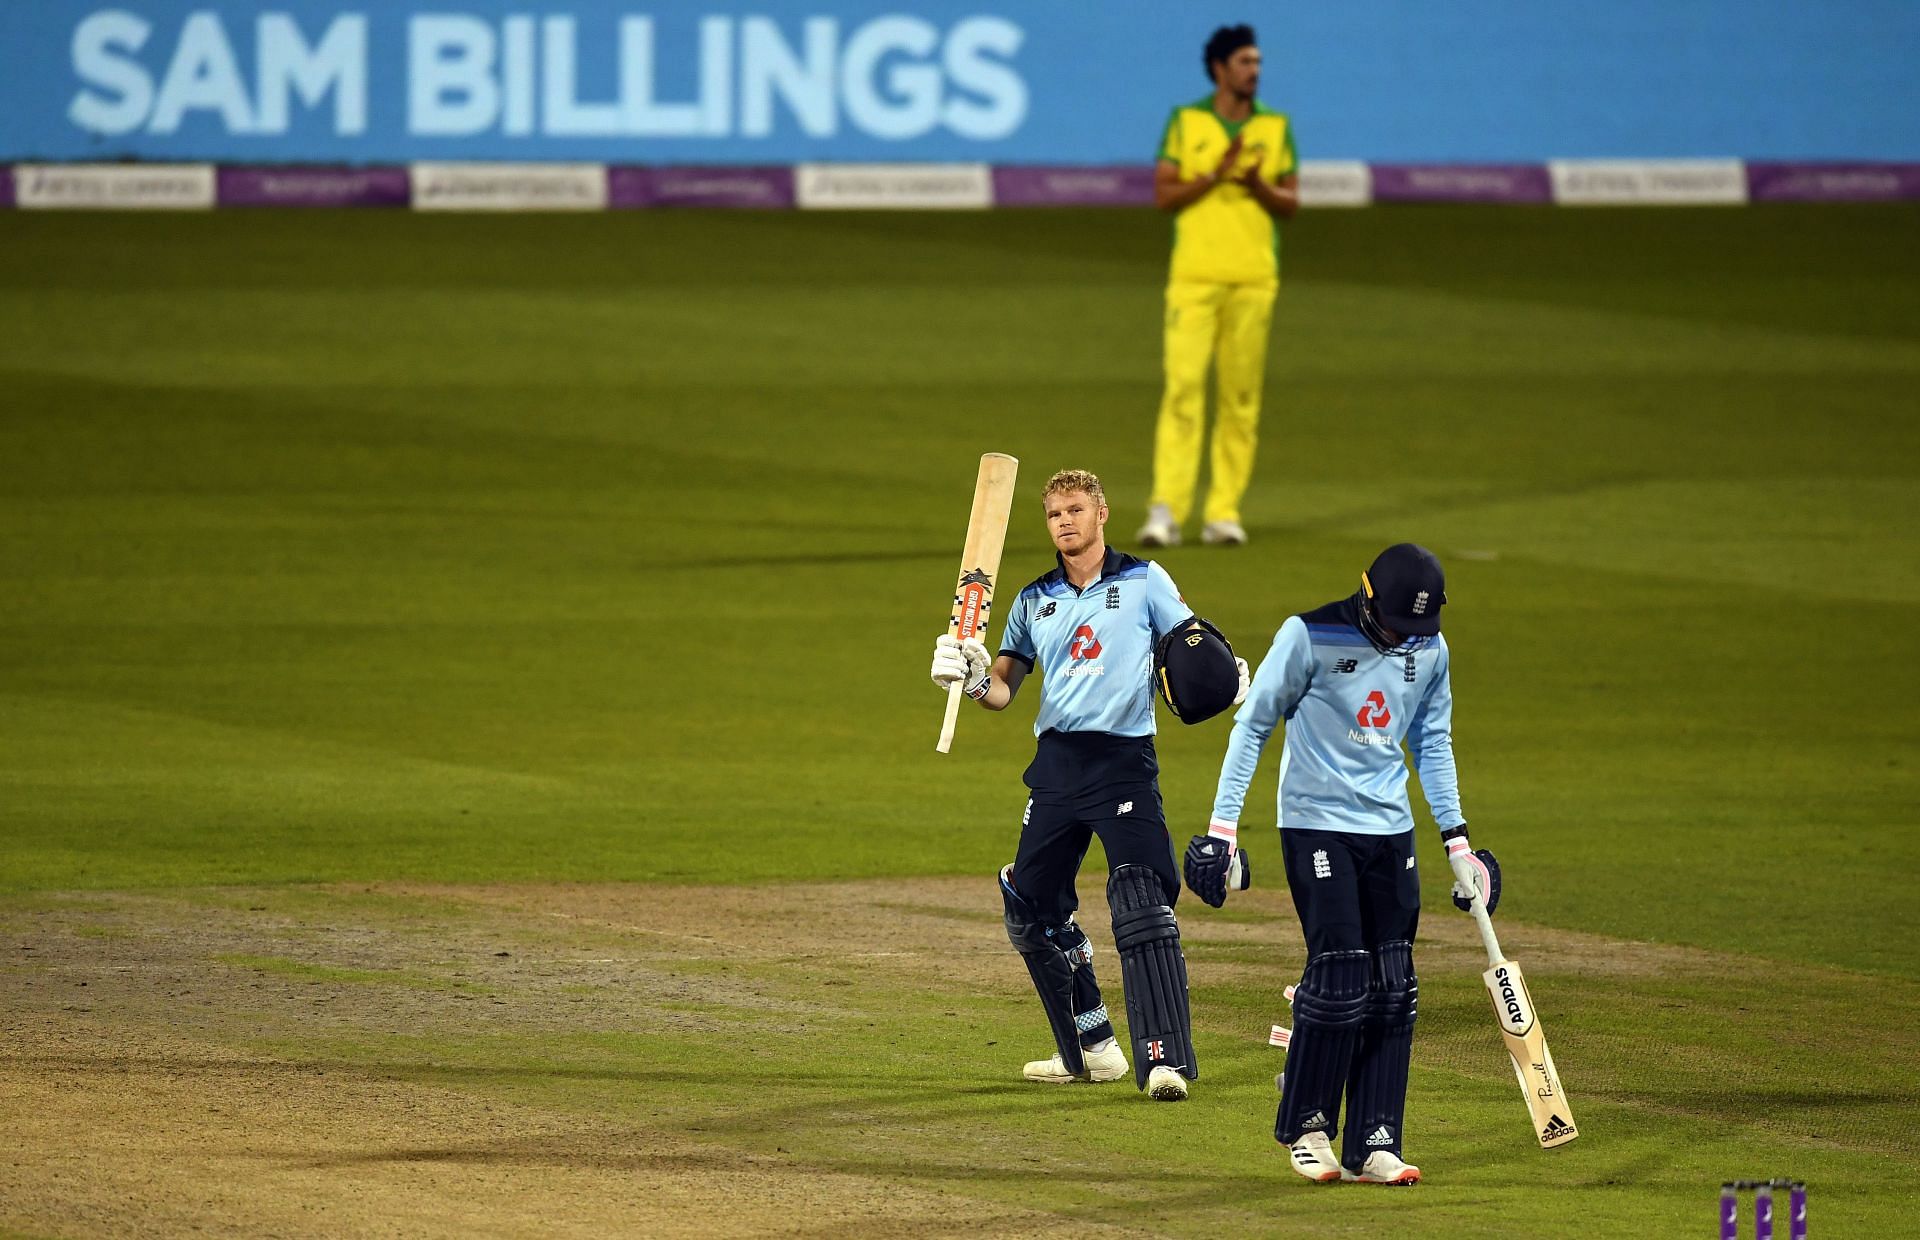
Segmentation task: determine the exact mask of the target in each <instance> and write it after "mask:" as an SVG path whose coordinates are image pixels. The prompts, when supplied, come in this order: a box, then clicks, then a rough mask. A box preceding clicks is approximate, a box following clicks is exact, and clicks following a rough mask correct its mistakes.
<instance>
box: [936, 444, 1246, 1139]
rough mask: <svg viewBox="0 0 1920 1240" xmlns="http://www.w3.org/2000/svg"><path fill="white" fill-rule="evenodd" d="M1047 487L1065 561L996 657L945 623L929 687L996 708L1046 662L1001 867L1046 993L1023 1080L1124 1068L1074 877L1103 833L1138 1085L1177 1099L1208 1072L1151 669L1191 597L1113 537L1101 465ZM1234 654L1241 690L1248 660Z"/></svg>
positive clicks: (1158, 1096)
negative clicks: (1163, 791) (1179, 915)
mask: <svg viewBox="0 0 1920 1240" xmlns="http://www.w3.org/2000/svg"><path fill="white" fill-rule="evenodd" d="M1042 499H1043V502H1044V505H1045V510H1046V519H1047V532H1048V534H1049V535H1050V536H1051V537H1052V539H1053V545H1054V550H1055V552H1056V556H1055V560H1056V564H1055V567H1054V568H1053V570H1052V571H1050V572H1048V573H1046V574H1045V575H1044V576H1041V577H1040V578H1038V579H1037V580H1035V581H1034V582H1033V583H1032V584H1030V585H1028V586H1027V587H1026V588H1025V589H1023V590H1021V591H1020V594H1019V596H1018V597H1017V598H1016V599H1015V600H1014V602H1013V605H1012V606H1011V607H1010V608H1008V609H1007V622H1006V635H1005V636H1004V637H1003V638H1002V640H1001V642H1000V650H999V657H998V658H996V659H994V660H993V661H992V666H991V667H989V666H988V655H987V648H986V646H985V645H984V644H983V643H982V642H981V641H980V640H979V639H977V638H968V639H967V640H965V641H956V640H955V639H954V638H953V637H952V636H951V635H948V634H942V635H941V636H940V638H939V640H938V642H937V644H936V645H935V647H934V653H933V683H934V684H935V685H937V686H939V687H940V688H941V689H942V690H945V689H947V688H948V687H949V686H951V685H952V684H954V683H955V682H958V683H960V684H961V685H963V686H964V687H965V689H966V693H967V695H968V696H969V697H971V698H973V699H974V700H975V701H977V702H979V703H980V704H981V705H982V706H984V707H986V708H987V709H988V710H995V711H999V710H1005V709H1006V708H1007V706H1008V705H1009V704H1010V703H1011V702H1012V701H1013V699H1014V696H1015V695H1016V694H1018V693H1019V691H1020V685H1021V683H1022V681H1024V680H1025V679H1026V676H1027V674H1028V673H1029V672H1031V671H1032V670H1033V669H1034V667H1035V666H1036V665H1038V666H1039V667H1041V668H1042V669H1043V674H1044V676H1045V680H1044V681H1043V687H1042V694H1041V702H1040V712H1039V718H1038V719H1037V720H1036V721H1035V722H1034V725H1033V730H1034V735H1035V736H1037V737H1038V738H1039V740H1038V742H1037V744H1036V746H1035V752H1034V757H1033V762H1032V763H1031V764H1030V765H1029V766H1028V767H1027V770H1026V775H1025V782H1026V785H1027V788H1028V797H1027V803H1026V811H1025V813H1024V814H1023V816H1022V818H1021V824H1020V845H1019V849H1018V851H1017V852H1016V854H1015V856H1014V860H1013V864H1011V865H1009V866H1006V867H1004V868H1002V869H1001V871H1000V896H1001V899H1002V902H1003V903H1004V905H1005V908H1006V925H1007V937H1008V938H1009V939H1010V940H1012V942H1013V946H1014V949H1015V950H1016V951H1018V952H1019V953H1020V954H1021V956H1022V957H1023V958H1024V959H1025V961H1026V964H1027V970H1028V973H1029V974H1030V975H1031V976H1032V979H1033V983H1034V986H1035V988H1036V989H1037V990H1038V991H1039V992H1040V1003H1041V1006H1042V1008H1044V1009H1045V1011H1046V1015H1047V1021H1048V1024H1049V1025H1050V1026H1051V1027H1052V1030H1053V1036H1054V1044H1055V1047H1056V1051H1055V1054H1054V1055H1053V1056H1052V1058H1050V1059H1042V1060H1037V1061H1035V1062H1033V1063H1029V1064H1028V1065H1027V1066H1026V1069H1025V1076H1026V1079H1028V1080H1030V1081H1042V1082H1048V1083H1053V1084H1068V1083H1071V1082H1095V1081H1112V1080H1117V1079H1119V1078H1120V1077H1123V1076H1125V1075H1126V1073H1127V1056H1126V1054H1125V1052H1124V1051H1122V1050H1121V1048H1120V1045H1119V1043H1118V1042H1117V1041H1116V1040H1115V1038H1114V1032H1113V1024H1112V1022H1111V1020H1110V1019H1109V1018H1108V1015H1107V1008H1106V1004H1105V1003H1104V1002H1103V1001H1102V999H1101V997H1100V986H1099V983H1098V982H1097V981H1096V980H1095V979H1094V971H1093V945H1092V944H1091V943H1090V942H1089V941H1088V940H1087V936H1086V934H1085V932H1083V931H1082V930H1081V929H1080V927H1079V926H1077V925H1075V924H1074V911H1075V910H1076V909H1077V908H1079V904H1080V901H1079V897H1078V895H1077V894H1076V892H1075V890H1074V880H1075V878H1076V876H1077V875H1078V873H1079V870H1080V863H1081V862H1082V861H1083V860H1085V858H1086V855H1087V847H1088V845H1089V844H1090V843H1091V842H1092V839H1093V836H1095V835H1098V836H1099V837H1100V842H1101V845H1102V846H1103V847H1104V849H1105V850H1106V854H1107V868H1108V876H1107V904H1108V906H1109V908H1110V909H1111V911H1112V913H1113V938H1114V944H1115V946H1116V947H1117V948H1118V949H1119V953H1120V970H1121V979H1122V982H1123V985H1124V990H1125V994H1126V1005H1127V1028H1128V1032H1129V1034H1130V1035H1131V1037H1132V1041H1133V1052H1134V1064H1135V1073H1134V1083H1135V1085H1136V1086H1137V1087H1138V1088H1141V1089H1144V1090H1146V1091H1147V1093H1148V1095H1149V1096H1150V1097H1152V1098H1154V1099H1155V1100H1157V1101H1161V1102H1177V1101H1180V1100H1182V1099H1184V1098H1185V1097H1186V1096H1187V1082H1188V1081H1189V1080H1192V1079H1194V1078H1196V1077H1198V1076H1199V1074H1200V1073H1199V1065H1198V1064H1197V1062H1196V1061H1195V1059H1194V1053H1193V1030H1192V1023H1191V1020H1190V1017H1189V1015H1188V1011H1187V966H1186V958H1185V957H1184V956H1183V955H1182V953H1181V950H1180V927H1179V924H1178V923H1177V922H1176V921H1175V920H1174V916H1173V905H1174V902H1175V901H1176V900H1177V899H1178V898H1179V895H1180V871H1179V867H1178V865H1177V864H1176V862H1175V860H1174V852H1173V843H1172V840H1171V839H1170V838H1169V837H1168V835H1167V824H1166V817H1165V815H1164V813H1163V812H1162V810H1161V806H1160V787H1159V765H1158V762H1157V760H1156V759H1155V757H1154V751H1153V735H1154V716H1153V687H1152V682H1151V680H1150V677H1149V669H1150V667H1151V665H1152V661H1153V651H1154V646H1155V642H1156V641H1157V640H1158V639H1159V638H1160V637H1161V636H1162V635H1164V634H1166V633H1168V632H1169V631H1171V630H1172V629H1174V628H1175V627H1176V626H1178V625H1181V624H1182V623H1184V622H1185V621H1187V620H1189V619H1191V618H1192V611H1191V609H1190V608H1188V607H1187V605H1186V603H1185V602H1184V601H1183V600H1182V599H1181V597H1180V591H1179V590H1178V589H1176V588H1175V586H1174V584H1173V579H1172V578H1171V577H1169V576H1168V575H1167V571H1166V570H1165V569H1164V568H1162V567H1160V566H1159V565H1158V564H1155V563H1153V562H1151V561H1148V560H1139V559H1135V558H1134V557H1133V556H1130V555H1123V554H1121V553H1120V552H1118V551H1114V550H1112V549H1110V548H1109V547H1108V546H1107V542H1106V523H1107V500H1106V494H1105V492H1104V491H1103V490H1102V489H1101V486H1100V479H1099V478H1097V477H1095V476H1094V475H1093V474H1091V473H1088V472H1087V471H1085V470H1064V471H1062V472H1060V473H1057V474H1055V475H1054V476H1053V477H1052V478H1050V479H1048V480H1047V485H1046V490H1045V492H1044V493H1043V496H1042ZM1236 662H1237V665H1238V669H1239V672H1238V676H1239V694H1240V695H1241V696H1244V694H1245V692H1246V684H1247V665H1246V663H1245V662H1244V661H1236ZM1234 700H1235V701H1238V700H1239V697H1238V696H1236V697H1235V699H1234Z"/></svg>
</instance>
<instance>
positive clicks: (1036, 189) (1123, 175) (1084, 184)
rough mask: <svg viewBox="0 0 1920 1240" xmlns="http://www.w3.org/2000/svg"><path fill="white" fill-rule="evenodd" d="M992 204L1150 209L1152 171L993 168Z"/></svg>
mask: <svg viewBox="0 0 1920 1240" xmlns="http://www.w3.org/2000/svg"><path fill="white" fill-rule="evenodd" d="M993 203H994V205H995V206H997V207H1150V206H1152V205H1153V168H1152V166H1151V165H1140V166H1134V165H1123V166H1117V167H1104V168H1046V167H1023V166H1016V167H1006V168H995V169H994V170H993Z"/></svg>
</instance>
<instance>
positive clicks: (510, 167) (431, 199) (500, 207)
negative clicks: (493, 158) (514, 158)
mask: <svg viewBox="0 0 1920 1240" xmlns="http://www.w3.org/2000/svg"><path fill="white" fill-rule="evenodd" d="M410 172H411V177H412V187H413V209H414V210H416V211H599V210H603V209H605V207H606V205H607V168H606V165H605V164H438V163H426V164H414V165H413V166H412V168H411V170H410Z"/></svg>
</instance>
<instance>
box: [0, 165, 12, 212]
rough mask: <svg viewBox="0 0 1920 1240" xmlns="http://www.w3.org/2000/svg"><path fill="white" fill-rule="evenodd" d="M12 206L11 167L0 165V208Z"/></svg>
mask: <svg viewBox="0 0 1920 1240" xmlns="http://www.w3.org/2000/svg"><path fill="white" fill-rule="evenodd" d="M12 205H13V165H12V164H0V207H10V206H12Z"/></svg>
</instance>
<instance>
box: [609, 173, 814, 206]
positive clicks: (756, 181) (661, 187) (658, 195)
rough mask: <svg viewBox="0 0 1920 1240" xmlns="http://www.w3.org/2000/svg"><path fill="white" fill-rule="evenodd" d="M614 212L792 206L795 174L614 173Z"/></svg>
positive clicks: (611, 190)
mask: <svg viewBox="0 0 1920 1240" xmlns="http://www.w3.org/2000/svg"><path fill="white" fill-rule="evenodd" d="M607 205H608V206H610V207H623V208H625V207H747V208H758V209H762V210H771V209H778V208H785V207H791V206H792V205H793V169H791V168H776V167H725V168H720V167H715V168H694V167H688V168H610V169H608V170H607Z"/></svg>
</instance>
